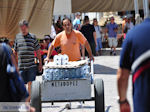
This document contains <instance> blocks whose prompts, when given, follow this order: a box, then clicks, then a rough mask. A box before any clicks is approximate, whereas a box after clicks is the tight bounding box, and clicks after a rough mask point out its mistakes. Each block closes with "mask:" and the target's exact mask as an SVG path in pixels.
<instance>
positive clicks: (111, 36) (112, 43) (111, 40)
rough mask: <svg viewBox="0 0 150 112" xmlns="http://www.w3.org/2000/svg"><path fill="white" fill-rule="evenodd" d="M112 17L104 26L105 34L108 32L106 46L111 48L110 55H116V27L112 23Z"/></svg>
mask: <svg viewBox="0 0 150 112" xmlns="http://www.w3.org/2000/svg"><path fill="white" fill-rule="evenodd" d="M114 20H115V19H114V17H111V18H110V23H109V24H107V26H106V32H105V33H107V32H108V44H109V47H110V48H111V51H110V55H112V54H113V55H116V47H117V45H118V40H117V31H118V25H117V24H116V23H115V22H114Z"/></svg>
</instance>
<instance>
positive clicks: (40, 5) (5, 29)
mask: <svg viewBox="0 0 150 112" xmlns="http://www.w3.org/2000/svg"><path fill="white" fill-rule="evenodd" d="M53 6H54V0H0V37H7V38H12V39H14V38H15V35H16V34H17V33H18V32H19V27H18V23H19V21H20V20H22V19H26V20H28V21H29V27H30V32H31V33H34V34H35V35H36V36H37V38H43V36H44V35H45V34H50V29H51V21H52V13H53Z"/></svg>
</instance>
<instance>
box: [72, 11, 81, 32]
mask: <svg viewBox="0 0 150 112" xmlns="http://www.w3.org/2000/svg"><path fill="white" fill-rule="evenodd" d="M75 16H76V18H75V20H74V21H73V28H74V29H75V30H80V29H81V21H80V13H79V12H77V13H76V14H75Z"/></svg>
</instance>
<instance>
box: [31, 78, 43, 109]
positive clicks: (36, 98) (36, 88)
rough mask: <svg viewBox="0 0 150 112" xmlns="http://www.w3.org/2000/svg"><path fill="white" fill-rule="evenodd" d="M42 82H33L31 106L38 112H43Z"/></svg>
mask: <svg viewBox="0 0 150 112" xmlns="http://www.w3.org/2000/svg"><path fill="white" fill-rule="evenodd" d="M40 92H41V91H40V82H39V81H33V82H32V86H31V106H33V107H34V108H35V109H36V112H41V93H40Z"/></svg>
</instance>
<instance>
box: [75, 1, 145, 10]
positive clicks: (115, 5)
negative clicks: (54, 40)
mask: <svg viewBox="0 0 150 112" xmlns="http://www.w3.org/2000/svg"><path fill="white" fill-rule="evenodd" d="M139 9H143V2H142V0H139ZM131 10H134V0H72V12H73V13H75V12H116V11H131Z"/></svg>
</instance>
